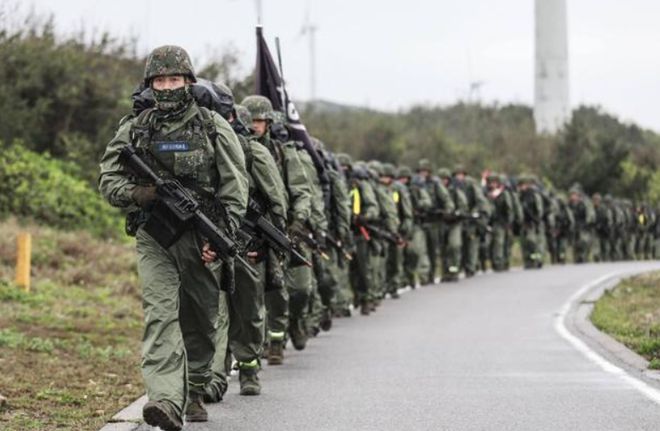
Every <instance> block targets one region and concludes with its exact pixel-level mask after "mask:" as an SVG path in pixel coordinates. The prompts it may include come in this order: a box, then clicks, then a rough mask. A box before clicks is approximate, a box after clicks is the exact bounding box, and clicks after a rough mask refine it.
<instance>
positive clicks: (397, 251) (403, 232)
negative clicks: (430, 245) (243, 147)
mask: <svg viewBox="0 0 660 431" xmlns="http://www.w3.org/2000/svg"><path fill="white" fill-rule="evenodd" d="M396 174H397V170H396V167H395V166H394V165H392V164H389V163H387V164H385V165H384V166H383V175H384V176H386V177H388V178H389V179H390V180H391V181H392V182H391V184H390V186H389V189H390V192H391V196H392V201H393V202H394V205H395V207H396V211H397V217H398V220H399V230H398V235H399V237H400V238H401V240H402V243H401V244H392V243H390V244H389V252H388V261H387V271H386V280H387V283H386V291H387V293H389V294H390V296H391V297H392V298H398V296H399V294H398V292H397V290H398V289H399V288H400V287H404V286H405V283H404V281H403V260H404V256H405V252H404V246H405V245H406V244H408V243H409V241H411V240H412V231H413V208H412V200H411V197H410V192H409V191H408V187H406V186H404V185H403V184H401V183H399V182H398V181H395V180H394V179H395V178H396Z"/></svg>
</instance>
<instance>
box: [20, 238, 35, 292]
mask: <svg viewBox="0 0 660 431" xmlns="http://www.w3.org/2000/svg"><path fill="white" fill-rule="evenodd" d="M16 243H17V250H16V284H17V285H19V286H21V287H23V288H24V289H25V291H26V292H29V291H30V265H31V263H30V260H31V259H30V258H31V256H32V236H31V235H30V233H29V232H20V233H19V234H18V237H17V238H16Z"/></svg>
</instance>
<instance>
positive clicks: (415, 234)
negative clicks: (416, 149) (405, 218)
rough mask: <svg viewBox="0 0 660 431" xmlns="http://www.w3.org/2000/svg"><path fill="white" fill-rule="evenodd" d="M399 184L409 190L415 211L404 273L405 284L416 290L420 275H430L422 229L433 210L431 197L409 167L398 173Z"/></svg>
mask: <svg viewBox="0 0 660 431" xmlns="http://www.w3.org/2000/svg"><path fill="white" fill-rule="evenodd" d="M397 177H398V182H399V183H400V184H401V185H402V186H404V187H406V188H407V189H408V192H409V195H410V201H411V205H412V210H413V223H412V231H411V233H410V235H409V239H408V241H407V243H406V246H405V248H404V261H403V271H404V280H405V284H407V285H409V286H410V287H411V288H413V289H414V288H415V287H416V285H417V283H419V282H420V274H422V273H424V272H423V271H424V270H425V271H426V273H428V268H429V257H428V255H427V254H426V236H425V234H424V229H423V228H422V223H423V217H424V215H425V214H426V213H428V211H429V210H430V209H431V206H432V202H431V196H430V195H429V194H428V192H427V191H426V188H424V186H423V184H421V183H420V181H419V177H414V178H413V176H412V170H411V169H410V168H409V167H408V166H401V167H400V168H399V170H398V172H397Z"/></svg>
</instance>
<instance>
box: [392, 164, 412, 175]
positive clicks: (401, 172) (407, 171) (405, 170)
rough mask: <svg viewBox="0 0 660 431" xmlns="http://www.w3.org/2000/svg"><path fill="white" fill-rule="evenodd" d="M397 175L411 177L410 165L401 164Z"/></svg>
mask: <svg viewBox="0 0 660 431" xmlns="http://www.w3.org/2000/svg"><path fill="white" fill-rule="evenodd" d="M396 176H397V178H410V177H412V169H410V166H399V169H398V170H397V172H396Z"/></svg>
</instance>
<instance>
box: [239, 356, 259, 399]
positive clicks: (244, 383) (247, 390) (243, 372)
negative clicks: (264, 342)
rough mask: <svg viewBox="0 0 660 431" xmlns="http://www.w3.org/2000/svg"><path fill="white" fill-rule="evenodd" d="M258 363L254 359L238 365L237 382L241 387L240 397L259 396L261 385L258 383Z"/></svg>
mask: <svg viewBox="0 0 660 431" xmlns="http://www.w3.org/2000/svg"><path fill="white" fill-rule="evenodd" d="M258 372H259V363H258V362H257V360H256V359H255V360H254V361H252V362H249V363H240V364H239V365H238V380H239V383H240V385H241V392H240V394H241V395H247V396H250V395H259V394H260V393H261V384H260V383H259V376H258V375H257V374H258Z"/></svg>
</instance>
